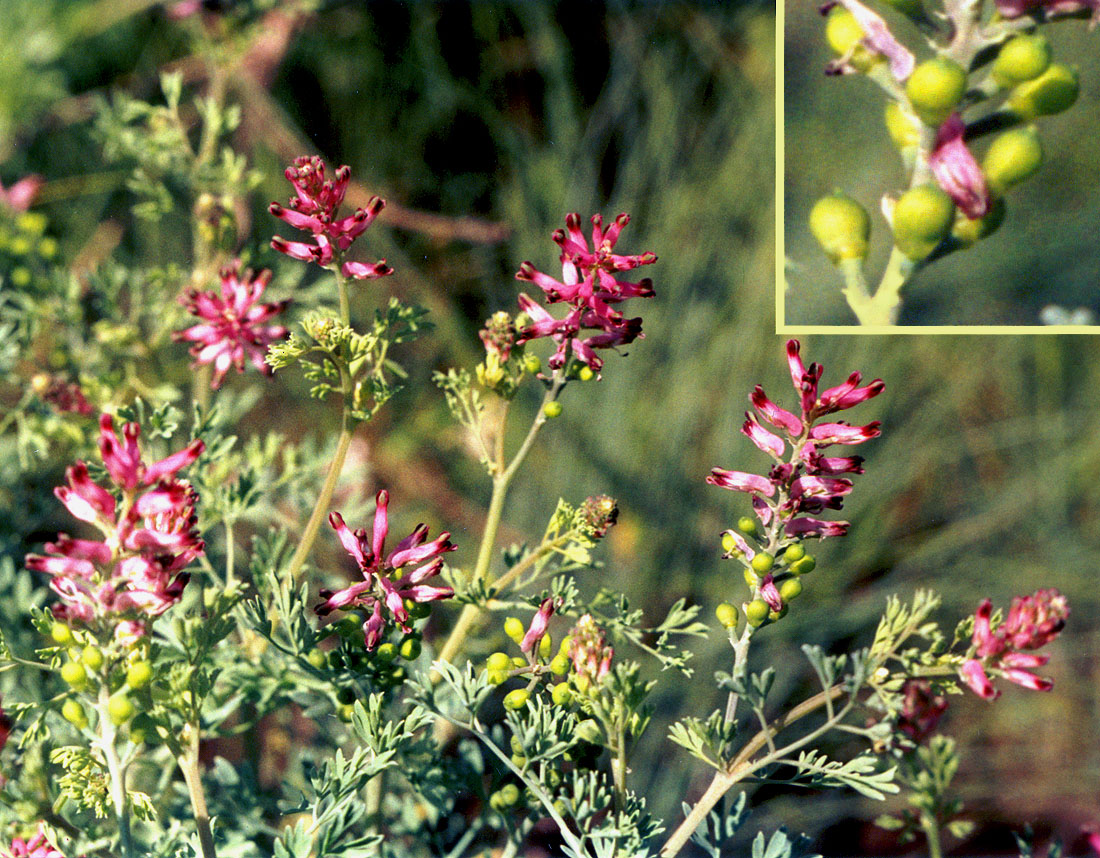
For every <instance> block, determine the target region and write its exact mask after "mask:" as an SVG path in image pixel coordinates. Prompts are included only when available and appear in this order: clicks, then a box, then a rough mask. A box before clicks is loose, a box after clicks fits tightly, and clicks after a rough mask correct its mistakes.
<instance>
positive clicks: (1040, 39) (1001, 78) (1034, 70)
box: [992, 33, 1051, 89]
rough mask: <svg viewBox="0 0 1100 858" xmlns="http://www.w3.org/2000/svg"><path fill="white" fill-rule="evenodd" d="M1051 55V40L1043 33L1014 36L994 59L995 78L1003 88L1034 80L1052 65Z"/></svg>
mask: <svg viewBox="0 0 1100 858" xmlns="http://www.w3.org/2000/svg"><path fill="white" fill-rule="evenodd" d="M1050 57H1051V50H1050V42H1048V41H1047V40H1046V37H1045V36H1043V35H1042V34H1041V33H1021V34H1020V35H1018V36H1013V37H1012V38H1011V39H1009V40H1008V41H1007V42H1005V43H1004V45H1002V46H1001V50H1000V52H999V53H998V54H997V59H995V60H994V61H993V68H992V74H993V80H994V81H996V83H997V86H999V87H1001V88H1002V89H1011V88H1012V87H1014V86H1016V85H1017V84H1020V83H1024V81H1029V80H1034V79H1035V78H1037V77H1038V76H1039V75H1041V74H1042V73H1043V72H1045V71H1046V70H1047V68H1048V67H1049V66H1050Z"/></svg>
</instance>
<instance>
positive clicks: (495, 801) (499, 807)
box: [489, 791, 504, 813]
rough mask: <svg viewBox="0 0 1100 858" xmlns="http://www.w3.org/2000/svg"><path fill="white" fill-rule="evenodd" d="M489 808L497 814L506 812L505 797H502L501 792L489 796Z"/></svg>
mask: <svg viewBox="0 0 1100 858" xmlns="http://www.w3.org/2000/svg"><path fill="white" fill-rule="evenodd" d="M489 807H491V808H492V809H493V810H495V811H496V812H497V813H500V812H501V811H503V810H504V796H502V795H501V794H500V792H499V791H498V792H494V793H493V794H492V795H490V796H489Z"/></svg>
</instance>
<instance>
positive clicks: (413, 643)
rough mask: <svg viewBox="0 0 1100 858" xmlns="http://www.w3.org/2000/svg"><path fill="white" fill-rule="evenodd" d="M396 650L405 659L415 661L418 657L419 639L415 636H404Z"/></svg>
mask: <svg viewBox="0 0 1100 858" xmlns="http://www.w3.org/2000/svg"><path fill="white" fill-rule="evenodd" d="M397 652H398V654H399V655H400V656H401V657H402V658H403V659H405V660H406V661H415V660H416V659H418V658H419V657H420V641H419V640H417V639H416V638H405V640H403V641H401V646H400V647H398V650H397Z"/></svg>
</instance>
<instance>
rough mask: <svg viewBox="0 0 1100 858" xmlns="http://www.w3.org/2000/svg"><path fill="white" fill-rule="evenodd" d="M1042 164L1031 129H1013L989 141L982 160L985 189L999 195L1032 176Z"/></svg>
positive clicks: (1040, 152) (1038, 147)
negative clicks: (987, 188)
mask: <svg viewBox="0 0 1100 858" xmlns="http://www.w3.org/2000/svg"><path fill="white" fill-rule="evenodd" d="M1042 164H1043V145H1042V143H1040V142H1039V133H1038V132H1037V131H1036V130H1035V129H1034V128H1014V129H1012V130H1011V131H1006V132H1005V133H1004V134H1001V135H1000V136H999V137H997V139H996V140H994V141H993V143H992V145H991V146H990V147H989V150H988V151H987V152H986V153H985V158H983V159H982V172H984V173H985V180H986V183H987V184H988V185H989V190H990V191H991V192H992V193H994V194H998V195H999V194H1003V193H1004V192H1005V191H1006V190H1007V189H1008V188H1010V187H1012V186H1013V185H1016V184H1019V183H1020V182H1022V181H1023V180H1024V179H1026V178H1028V177H1029V176H1031V175H1032V174H1034V173H1035V171H1036V170H1038V169H1039V167H1041V166H1042Z"/></svg>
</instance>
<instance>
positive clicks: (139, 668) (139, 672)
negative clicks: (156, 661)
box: [126, 661, 153, 688]
mask: <svg viewBox="0 0 1100 858" xmlns="http://www.w3.org/2000/svg"><path fill="white" fill-rule="evenodd" d="M152 678H153V666H152V665H151V664H149V662H147V661H138V662H135V663H134V664H131V665H130V666H129V667H128V668H126V684H127V685H129V686H130V687H131V688H144V687H145V686H146V685H148V684H149V681H150V680H151V679H152Z"/></svg>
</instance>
